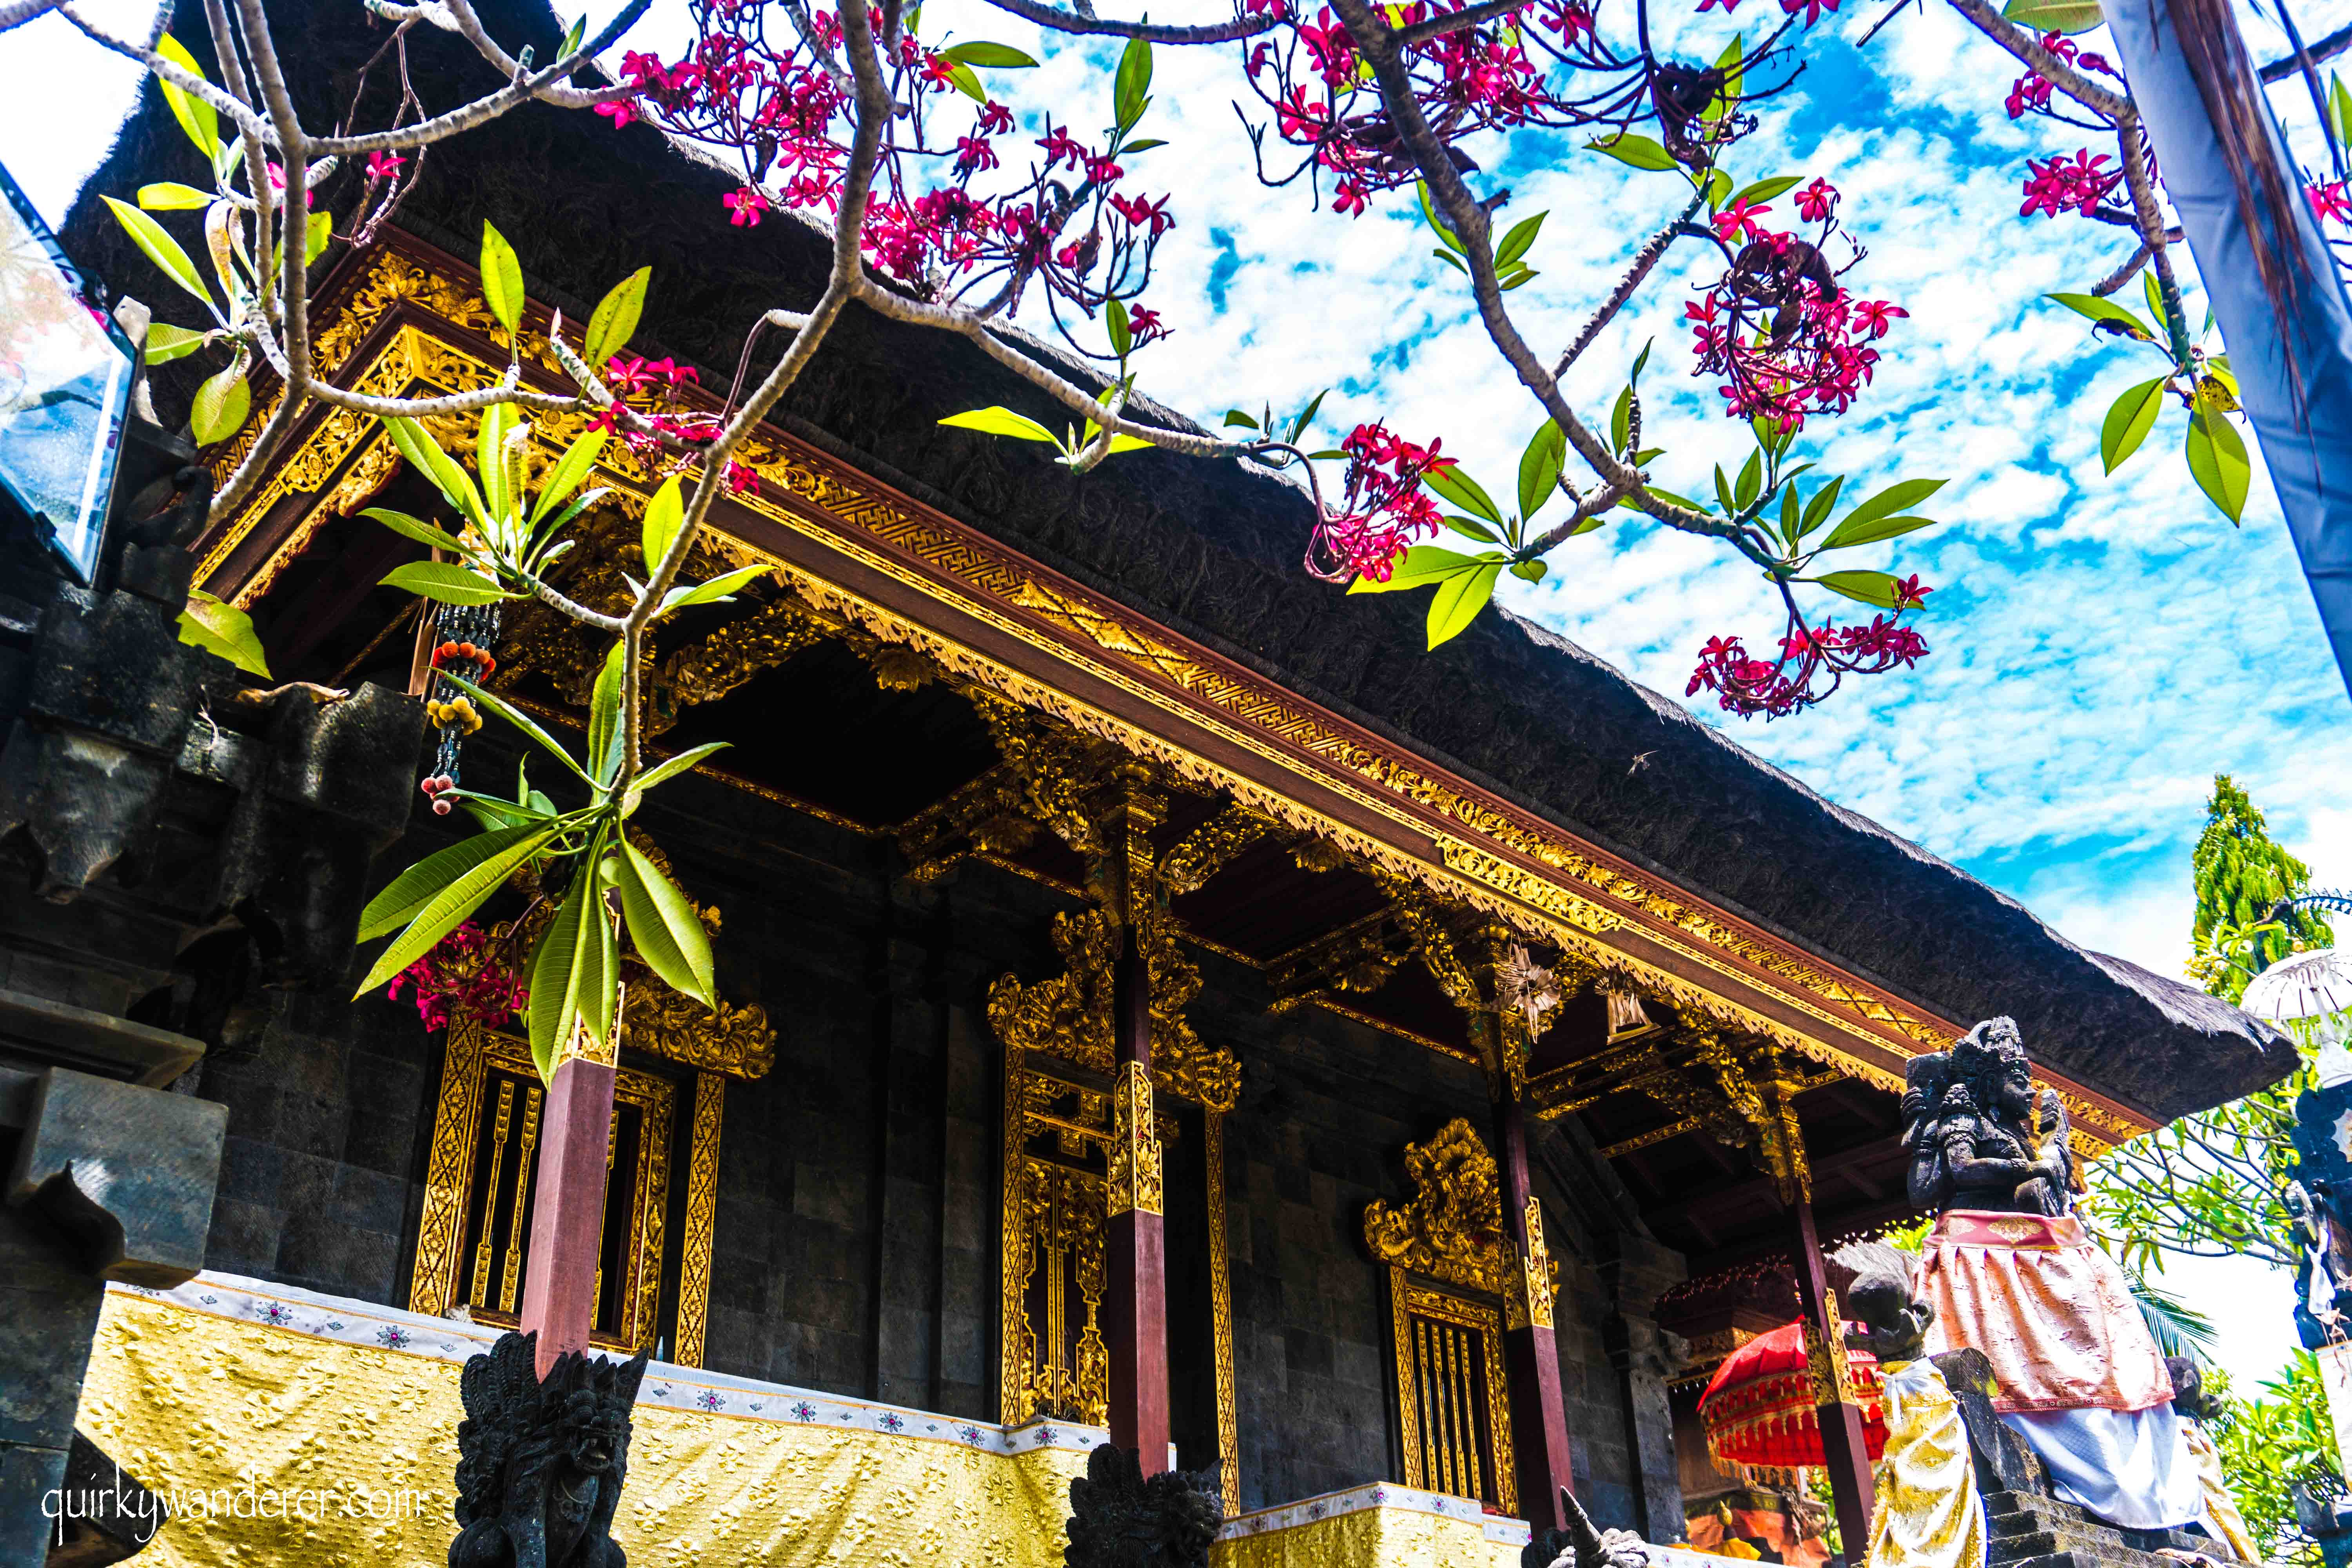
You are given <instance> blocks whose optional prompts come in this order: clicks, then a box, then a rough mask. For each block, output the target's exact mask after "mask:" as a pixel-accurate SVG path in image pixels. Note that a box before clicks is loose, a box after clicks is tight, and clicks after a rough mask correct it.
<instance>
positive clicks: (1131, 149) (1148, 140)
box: [1118, 136, 1168, 158]
mask: <svg viewBox="0 0 2352 1568" xmlns="http://www.w3.org/2000/svg"><path fill="white" fill-rule="evenodd" d="M1167 145H1168V142H1167V139H1166V138H1165V137H1160V136H1139V137H1138V138H1137V139H1136V140H1134V141H1132V142H1121V143H1119V149H1118V154H1119V156H1120V157H1122V158H1129V157H1133V156H1134V155H1135V154H1136V153H1149V152H1150V151H1151V150H1152V149H1153V148H1154V147H1165V146H1167Z"/></svg>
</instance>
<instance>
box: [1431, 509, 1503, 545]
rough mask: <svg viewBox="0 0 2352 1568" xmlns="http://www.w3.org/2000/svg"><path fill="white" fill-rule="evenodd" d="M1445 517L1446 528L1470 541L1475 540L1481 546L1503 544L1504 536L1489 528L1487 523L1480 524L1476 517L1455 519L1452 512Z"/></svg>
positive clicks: (1445, 514)
mask: <svg viewBox="0 0 2352 1568" xmlns="http://www.w3.org/2000/svg"><path fill="white" fill-rule="evenodd" d="M1444 521H1445V526H1446V527H1448V528H1450V529H1452V530H1453V531H1454V532H1456V533H1459V534H1462V535H1464V536H1465V537H1467V538H1470V539H1475V540H1476V541H1478V542H1480V543H1481V544H1500V543H1502V542H1503V536H1502V535H1501V534H1499V533H1496V531H1494V530H1493V529H1491V528H1488V527H1487V526H1486V524H1485V523H1483V522H1480V521H1478V520H1477V519H1476V518H1475V517H1455V516H1454V514H1453V513H1452V512H1446V513H1444Z"/></svg>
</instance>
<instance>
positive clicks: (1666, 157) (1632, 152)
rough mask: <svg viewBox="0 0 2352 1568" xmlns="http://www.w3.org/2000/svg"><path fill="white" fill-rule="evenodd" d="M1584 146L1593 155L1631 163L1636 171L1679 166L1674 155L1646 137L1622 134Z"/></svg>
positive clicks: (1627, 133)
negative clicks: (1605, 155) (1606, 156)
mask: <svg viewBox="0 0 2352 1568" xmlns="http://www.w3.org/2000/svg"><path fill="white" fill-rule="evenodd" d="M1585 146H1587V147H1589V148H1591V150H1592V151H1593V152H1595V153H1608V154H1609V155H1610V156H1611V157H1612V158H1614V159H1616V160H1617V161H1618V162H1619V163H1631V164H1632V165H1633V167H1634V168H1636V169H1657V170H1664V169H1675V168H1680V167H1681V165H1680V164H1678V163H1675V155H1674V154H1673V153H1669V152H1667V151H1666V150H1665V148H1664V146H1663V145H1661V144H1660V143H1659V142H1655V141H1654V140H1652V139H1651V138H1650V137H1647V136H1636V135H1633V133H1632V132H1624V133H1622V134H1619V135H1616V136H1612V137H1610V138H1609V139H1608V140H1607V141H1604V142H1586V143H1585Z"/></svg>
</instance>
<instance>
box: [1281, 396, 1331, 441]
mask: <svg viewBox="0 0 2352 1568" xmlns="http://www.w3.org/2000/svg"><path fill="white" fill-rule="evenodd" d="M1330 395H1331V389H1330V388H1329V387H1328V386H1327V387H1325V388H1324V389H1323V390H1322V391H1320V392H1318V393H1317V394H1316V395H1314V396H1313V397H1312V398H1311V399H1309V400H1308V402H1307V406H1306V407H1304V408H1302V409H1300V410H1299V411H1298V412H1297V414H1296V415H1295V416H1292V418H1291V421H1290V437H1289V438H1290V439H1291V440H1292V441H1294V442H1295V441H1297V439H1298V437H1301V436H1303V435H1305V434H1306V433H1307V426H1309V425H1312V424H1314V423H1315V416H1316V415H1317V414H1318V413H1319V412H1321V410H1322V407H1323V400H1324V399H1325V398H1327V397H1328V396H1330Z"/></svg>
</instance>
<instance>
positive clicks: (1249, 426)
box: [1225, 408, 1258, 430]
mask: <svg viewBox="0 0 2352 1568" xmlns="http://www.w3.org/2000/svg"><path fill="white" fill-rule="evenodd" d="M1235 427H1239V428H1241V429H1244V430H1255V429H1256V428H1257V427H1258V425H1257V421H1256V420H1255V419H1254V418H1252V417H1251V416H1248V415H1246V414H1244V413H1243V412H1242V411H1241V410H1240V409H1238V408H1228V409H1226V410H1225V428H1227V429H1229V430H1230V429H1234V428H1235Z"/></svg>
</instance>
